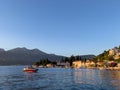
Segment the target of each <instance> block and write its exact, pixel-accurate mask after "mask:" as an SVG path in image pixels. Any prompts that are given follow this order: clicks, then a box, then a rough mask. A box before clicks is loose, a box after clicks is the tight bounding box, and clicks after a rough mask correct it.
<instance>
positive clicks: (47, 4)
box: [0, 0, 120, 56]
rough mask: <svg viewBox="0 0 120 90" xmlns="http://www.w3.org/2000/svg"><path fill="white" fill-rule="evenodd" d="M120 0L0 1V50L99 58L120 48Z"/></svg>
mask: <svg viewBox="0 0 120 90" xmlns="http://www.w3.org/2000/svg"><path fill="white" fill-rule="evenodd" d="M119 4H120V0H0V48H4V49H6V50H9V49H13V48H16V47H26V48H29V49H33V48H38V49H40V50H42V51H44V52H47V53H54V54H58V55H66V56H70V55H72V54H73V55H85V54H95V55H98V54H100V53H102V52H103V51H104V50H108V49H109V48H113V47H114V46H119V45H120V39H119V38H120V5H119Z"/></svg>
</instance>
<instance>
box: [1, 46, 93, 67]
mask: <svg viewBox="0 0 120 90" xmlns="http://www.w3.org/2000/svg"><path fill="white" fill-rule="evenodd" d="M80 56H82V57H83V58H86V59H90V58H92V57H94V55H80ZM63 58H65V56H62V55H56V54H48V53H45V52H43V51H41V50H39V49H37V48H35V49H27V48H25V47H22V48H20V47H17V48H14V49H11V50H4V49H2V48H0V65H31V64H33V63H34V62H36V61H40V60H42V59H48V60H50V61H60V60H62V59H63Z"/></svg>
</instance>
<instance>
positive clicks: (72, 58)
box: [70, 55, 75, 66]
mask: <svg viewBox="0 0 120 90" xmlns="http://www.w3.org/2000/svg"><path fill="white" fill-rule="evenodd" d="M73 61H75V56H73V55H72V56H71V57H70V66H72V63H73Z"/></svg>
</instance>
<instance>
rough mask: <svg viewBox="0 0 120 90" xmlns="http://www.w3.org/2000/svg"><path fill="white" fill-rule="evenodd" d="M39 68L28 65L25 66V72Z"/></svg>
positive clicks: (35, 70)
mask: <svg viewBox="0 0 120 90" xmlns="http://www.w3.org/2000/svg"><path fill="white" fill-rule="evenodd" d="M37 71H38V69H37V68H33V67H32V66H27V67H25V68H23V72H37Z"/></svg>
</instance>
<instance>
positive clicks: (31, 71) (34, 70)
mask: <svg viewBox="0 0 120 90" xmlns="http://www.w3.org/2000/svg"><path fill="white" fill-rule="evenodd" d="M23 71H24V72H37V70H23Z"/></svg>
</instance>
